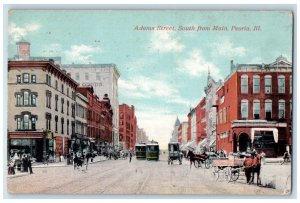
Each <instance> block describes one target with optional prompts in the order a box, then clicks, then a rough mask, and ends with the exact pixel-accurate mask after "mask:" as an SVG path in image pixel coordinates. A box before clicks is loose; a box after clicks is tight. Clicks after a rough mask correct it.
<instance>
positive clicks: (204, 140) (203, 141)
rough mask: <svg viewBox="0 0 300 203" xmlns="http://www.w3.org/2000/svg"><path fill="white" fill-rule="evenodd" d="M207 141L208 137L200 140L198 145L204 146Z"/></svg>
mask: <svg viewBox="0 0 300 203" xmlns="http://www.w3.org/2000/svg"><path fill="white" fill-rule="evenodd" d="M206 143H207V138H204V139H203V140H202V141H201V142H199V144H198V147H204V146H205V144H206Z"/></svg>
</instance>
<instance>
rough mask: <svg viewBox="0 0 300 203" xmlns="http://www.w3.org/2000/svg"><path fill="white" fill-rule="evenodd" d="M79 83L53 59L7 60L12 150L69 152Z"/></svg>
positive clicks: (43, 153)
mask: <svg viewBox="0 0 300 203" xmlns="http://www.w3.org/2000/svg"><path fill="white" fill-rule="evenodd" d="M77 86H78V83H76V82H75V81H74V80H73V79H72V78H71V77H70V75H69V74H67V73H66V72H65V71H62V70H61V69H60V67H59V66H58V65H56V64H55V63H54V61H53V60H49V61H9V62H8V92H9V94H8V145H9V150H10V151H9V153H11V152H13V151H20V152H21V153H30V154H32V156H33V157H35V158H36V159H37V161H42V160H43V158H44V157H45V156H46V154H49V155H50V156H51V157H53V158H54V157H59V156H61V155H65V154H67V153H68V149H69V146H68V140H69V139H70V138H71V134H72V122H73V123H74V122H75V99H76V94H75V91H76V88H77Z"/></svg>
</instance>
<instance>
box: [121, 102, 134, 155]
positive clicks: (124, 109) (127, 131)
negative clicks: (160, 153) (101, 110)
mask: <svg viewBox="0 0 300 203" xmlns="http://www.w3.org/2000/svg"><path fill="white" fill-rule="evenodd" d="M119 122H120V123H119V126H120V128H119V132H120V148H121V149H127V150H133V149H134V147H135V143H136V129H137V119H136V116H135V108H134V106H133V105H131V106H128V105H127V104H121V105H120V106H119Z"/></svg>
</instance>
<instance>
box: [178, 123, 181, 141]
mask: <svg viewBox="0 0 300 203" xmlns="http://www.w3.org/2000/svg"><path fill="white" fill-rule="evenodd" d="M178 142H179V143H180V144H182V123H180V124H179V126H178Z"/></svg>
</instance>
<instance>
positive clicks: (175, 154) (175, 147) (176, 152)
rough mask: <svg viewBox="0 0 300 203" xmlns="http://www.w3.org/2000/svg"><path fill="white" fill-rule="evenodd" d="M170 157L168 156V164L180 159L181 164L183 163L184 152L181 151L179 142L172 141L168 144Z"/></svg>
mask: <svg viewBox="0 0 300 203" xmlns="http://www.w3.org/2000/svg"><path fill="white" fill-rule="evenodd" d="M168 151H169V157H168V165H170V164H173V161H175V160H178V161H179V164H180V165H181V164H182V153H180V149H179V143H178V142H171V143H169V146H168Z"/></svg>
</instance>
